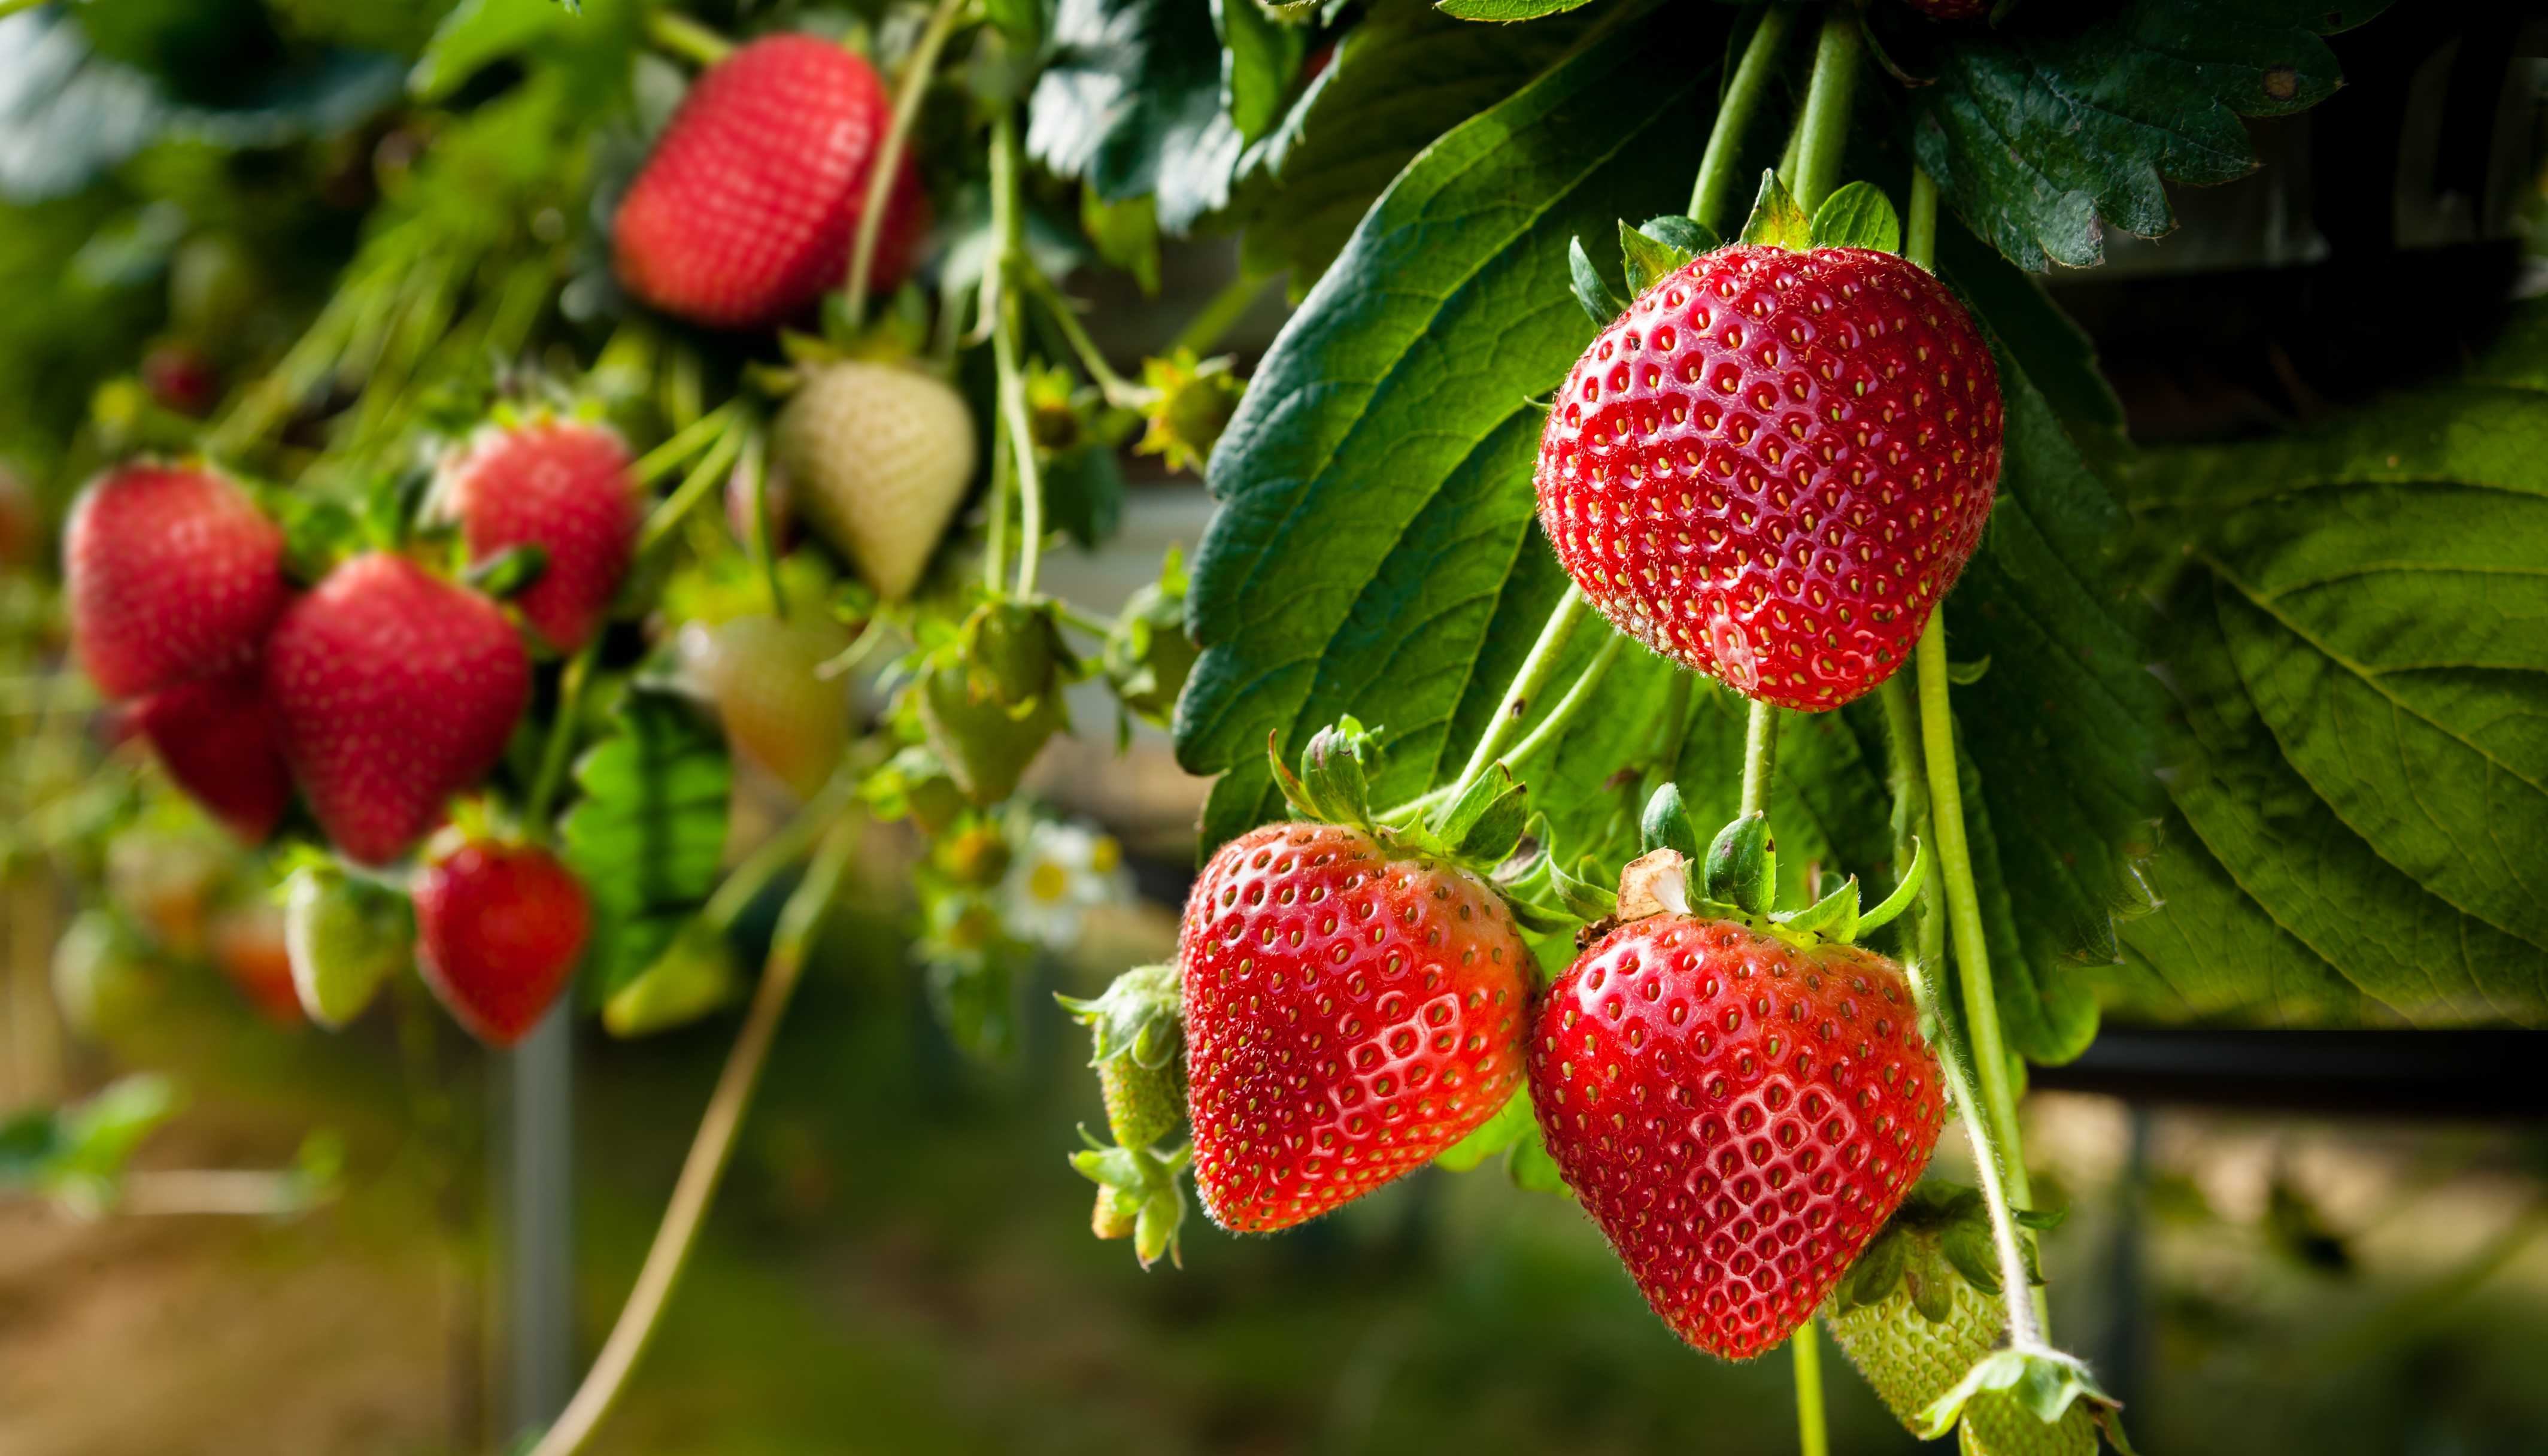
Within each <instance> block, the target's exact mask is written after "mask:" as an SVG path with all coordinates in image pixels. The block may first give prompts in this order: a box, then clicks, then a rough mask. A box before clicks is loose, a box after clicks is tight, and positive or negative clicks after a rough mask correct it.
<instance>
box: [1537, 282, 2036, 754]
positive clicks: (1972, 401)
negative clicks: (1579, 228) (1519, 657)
mask: <svg viewBox="0 0 2548 1456" xmlns="http://www.w3.org/2000/svg"><path fill="white" fill-rule="evenodd" d="M1999 464H2000V398H1999V372H1998V368H1997V366H1996V365H1995V364H1993V362H1992V360H1991V352H1990V346H1989V345H1988V344H1987V343H1985V342H1984V341H1983V339H1982V335H1981V332H1980V330H1979V329H1977V328H1975V327H1974V325H1973V321H1972V318H1970V317H1969V316H1968V315H1966V314H1965V312H1964V309H1963V306H1962V305H1960V304H1958V303H1956V300H1955V297H1954V296H1953V295H1951V294H1949V293H1948V292H1947V290H1946V287H1945V285H1943V284H1941V283H1939V282H1938V280H1937V279H1935V278H1933V277H1931V276H1930V275H1929V274H1928V273H1927V272H1926V271H1924V270H1923V269H1921V268H1920V267H1919V266H1918V265H1916V264H1913V263H1911V262H1909V261H1906V260H1905V259H1903V258H1900V257H1897V256H1895V255H1894V254H1891V253H1880V252H1870V251H1867V250H1865V249H1863V248H1816V249H1814V250H1813V251H1811V252H1791V251H1788V250H1787V249H1784V248H1777V247H1748V246H1736V247H1728V248H1720V249H1718V250H1717V251H1715V252H1711V253H1702V254H1700V255H1699V256H1698V257H1697V258H1695V259H1692V260H1691V261H1690V262H1689V263H1687V264H1685V265H1683V267H1681V268H1679V269H1677V270H1676V271H1674V272H1671V273H1668V274H1666V275H1664V276H1663V277H1662V278H1661V279H1658V280H1657V281H1656V282H1655V284H1654V285H1653V286H1652V287H1650V288H1648V289H1647V290H1646V291H1645V293H1644V294H1642V295H1641V296H1639V298H1638V299H1637V301H1636V302H1635V303H1634V304H1632V305H1630V306H1629V309H1628V312H1627V313H1625V314H1623V315H1621V316H1620V318H1618V320H1617V321H1616V322H1614V323H1612V324H1611V325H1610V326H1609V327H1608V328H1605V329H1603V330H1602V331H1601V334H1600V336H1599V337H1597V338H1595V339H1594V340H1593V341H1592V347H1591V348H1589V349H1586V350H1585V351H1584V357H1583V358H1581V359H1579V360H1577V361H1576V364H1575V370H1574V372H1573V373H1572V374H1570V375H1568V376H1567V379H1566V384H1565V386H1564V387H1563V388H1562V389H1561V390H1559V392H1558V395H1557V400H1556V405H1555V408H1554V409H1551V410H1550V411H1549V416H1548V424H1547V426H1546V429H1545V431H1544V432H1543V433H1542V435H1541V437H1540V446H1539V470H1538V477H1537V480H1538V487H1539V518H1540V523H1541V525H1542V526H1544V527H1545V528H1546V530H1547V533H1548V539H1549V541H1550V542H1551V543H1552V544H1553V545H1554V546H1555V547H1556V548H1557V555H1558V559H1559V560H1560V561H1562V562H1564V563H1565V565H1566V570H1567V572H1568V573H1569V574H1570V575H1572V576H1573V577H1574V578H1575V581H1576V584H1577V585H1578V586H1580V587H1581V588H1583V590H1584V592H1585V594H1586V595H1587V596H1589V597H1591V598H1592V602H1593V604H1594V605H1596V606H1598V607H1599V608H1600V609H1601V613H1602V615H1604V616H1606V617H1608V618H1609V619H1610V621H1611V622H1612V623H1613V624H1614V625H1616V626H1617V627H1618V628H1619V629H1620V630H1621V631H1623V632H1626V633H1628V634H1629V635H1631V636H1633V637H1635V638H1636V639H1637V640H1638V641H1640V642H1643V643H1645V644H1646V645H1647V646H1648V647H1651V648H1653V649H1654V650H1655V651H1657V652H1659V653H1662V654H1663V655H1664V656H1666V657H1669V658H1672V659H1673V660H1675V661H1677V662H1679V663H1681V664H1682V665H1683V666H1684V667H1687V668H1690V669H1692V670H1694V671H1697V672H1702V673H1710V674H1713V675H1714V676H1716V677H1717V678H1719V679H1721V680H1723V681H1724V682H1725V683H1727V684H1728V685H1729V686H1732V687H1734V688H1735V689H1736V690H1738V691H1740V692H1742V693H1744V694H1746V695H1748V696H1751V697H1755V698H1759V699H1761V700H1763V701H1765V702H1773V703H1776V704H1778V705H1779V706H1782V707H1791V708H1802V709H1806V710H1808V711H1816V710H1820V709H1824V708H1833V707H1838V706H1840V705H1841V704H1843V703H1846V702H1849V701H1850V700H1852V699H1853V698H1856V697H1858V696H1860V695H1861V694H1863V693H1865V692H1867V691H1869V690H1871V689H1872V688H1873V687H1875V685H1876V684H1877V683H1881V682H1883V681H1884V680H1885V679H1886V678H1887V677H1889V676H1891V675H1892V673H1893V672H1894V671H1895V670H1896V669H1897V668H1899V667H1900V666H1901V665H1902V664H1903V663H1904V662H1907V661H1908V660H1909V659H1910V655H1911V648H1912V645H1913V643H1914V642H1915V641H1916V640H1917V639H1918V637H1919V635H1920V629H1921V628H1922V627H1923V626H1924V625H1926V624H1927V622H1928V619H1929V612H1930V609H1931V608H1932V607H1933V606H1935V605H1936V603H1937V602H1938V601H1939V600H1940V599H1941V598H1942V597H1944V596H1945V595H1946V593H1947V589H1948V588H1949V587H1951V586H1953V585H1954V584H1955V580H1956V574H1957V573H1959V572H1961V571H1962V570H1963V567H1964V563H1965V562H1966V561H1967V560H1968V559H1970V558H1971V556H1972V554H1973V548H1974V546H1975V545H1976V544H1977V543H1978V542H1979V541H1980V539H1981V529H1982V522H1983V521H1984V520H1985V519H1986V518H1987V517H1988V516H1989V514H1990V506H1991V498H1992V494H1993V492H1994V491H1995V489H1996V488H1997V485H1998V481H1999Z"/></svg>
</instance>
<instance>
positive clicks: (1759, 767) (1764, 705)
mask: <svg viewBox="0 0 2548 1456" xmlns="http://www.w3.org/2000/svg"><path fill="white" fill-rule="evenodd" d="M1777 767H1778V705H1777V704H1776V703H1771V702H1762V701H1759V700H1758V699H1755V700H1754V701H1753V703H1752V710H1751V712H1750V713H1749V714H1747V715H1746V716H1745V717H1744V719H1743V808H1742V811H1741V812H1743V813H1746V814H1760V813H1767V812H1768V811H1769V808H1770V780H1771V778H1772V777H1773V775H1774V774H1776V773H1777Z"/></svg>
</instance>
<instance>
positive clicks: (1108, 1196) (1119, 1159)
mask: <svg viewBox="0 0 2548 1456" xmlns="http://www.w3.org/2000/svg"><path fill="white" fill-rule="evenodd" d="M1079 1136H1080V1138H1082V1139H1083V1140H1085V1141H1086V1142H1087V1143H1088V1146H1087V1147H1086V1148H1084V1149H1083V1150H1081V1151H1078V1152H1074V1153H1072V1154H1071V1155H1070V1165H1071V1166H1072V1167H1073V1168H1075V1169H1077V1170H1078V1171H1079V1175H1080V1176H1081V1177H1083V1178H1086V1179H1087V1180H1088V1181H1089V1182H1091V1183H1094V1184H1096V1185H1097V1208H1096V1211H1095V1212H1094V1214H1092V1215H1091V1217H1090V1219H1089V1228H1090V1230H1091V1231H1092V1232H1094V1233H1095V1234H1096V1235H1097V1236H1098V1237H1100V1238H1131V1239H1132V1240H1133V1256H1134V1257H1135V1258H1137V1259H1139V1260H1140V1261H1141V1267H1142V1268H1144V1269H1147V1268H1148V1267H1150V1266H1151V1265H1152V1264H1155V1263H1157V1262H1158V1261H1159V1256H1160V1255H1161V1254H1165V1255H1167V1256H1168V1261H1169V1262H1170V1263H1172V1264H1175V1265H1176V1266H1177V1267H1179V1268H1183V1267H1185V1260H1184V1258H1183V1257H1181V1256H1180V1254H1179V1251H1178V1248H1177V1233H1178V1230H1179V1229H1182V1228H1184V1226H1185V1221H1186V1196H1185V1189H1184V1187H1183V1186H1182V1178H1183V1175H1184V1173H1185V1169H1186V1163H1187V1162H1188V1161H1189V1160H1190V1159H1191V1158H1192V1157H1193V1155H1194V1150H1193V1149H1192V1148H1188V1147H1180V1148H1178V1149H1176V1150H1175V1151H1173V1152H1168V1153H1164V1154H1162V1153H1156V1152H1152V1151H1150V1150H1149V1149H1148V1148H1146V1147H1108V1146H1106V1145H1105V1144H1103V1143H1101V1142H1099V1141H1097V1139H1095V1138H1090V1137H1089V1136H1088V1134H1087V1132H1086V1131H1085V1130H1082V1131H1081V1133H1080V1135H1079Z"/></svg>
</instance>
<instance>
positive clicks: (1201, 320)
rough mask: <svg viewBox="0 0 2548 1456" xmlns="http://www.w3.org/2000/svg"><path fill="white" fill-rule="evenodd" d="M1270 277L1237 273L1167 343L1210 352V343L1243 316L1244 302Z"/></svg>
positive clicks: (1253, 297)
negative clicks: (1253, 276) (1254, 276)
mask: <svg viewBox="0 0 2548 1456" xmlns="http://www.w3.org/2000/svg"><path fill="white" fill-rule="evenodd" d="M1273 281H1274V279H1273V277H1272V276H1271V275H1268V276H1266V277H1263V278H1250V277H1248V276H1247V275H1246V274H1245V273H1241V274H1239V275H1238V276H1237V277H1235V278H1233V279H1231V280H1229V282H1228V283H1226V284H1224V285H1222V289H1221V292H1219V293H1217V294H1214V295H1213V296H1212V297H1211V299H1209V300H1208V301H1206V302H1205V304H1204V306H1203V307H1202V308H1201V309H1199V310H1197V311H1196V313H1195V316H1194V317H1193V318H1189V319H1187V320H1186V326H1185V327H1183V328H1181V329H1179V330H1177V336H1176V337H1175V338H1172V339H1170V340H1168V347H1169V348H1170V349H1192V350H1194V351H1195V352H1196V353H1198V354H1209V353H1211V352H1212V346H1213V345H1215V344H1217V343H1220V342H1221V336H1222V335H1223V334H1225V333H1228V332H1229V330H1230V327H1231V326H1232V325H1233V324H1235V323H1237V322H1238V320H1239V319H1241V318H1245V317H1247V309H1248V306H1249V305H1251V304H1253V303H1255V302H1256V296H1257V295H1258V294H1261V293H1263V292H1264V291H1265V285H1267V284H1269V283H1272V282H1273Z"/></svg>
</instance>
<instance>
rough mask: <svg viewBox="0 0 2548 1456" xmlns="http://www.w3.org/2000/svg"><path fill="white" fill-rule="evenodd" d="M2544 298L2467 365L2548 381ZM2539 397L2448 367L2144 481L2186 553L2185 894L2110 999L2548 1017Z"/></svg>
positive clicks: (2141, 924) (2538, 1021)
mask: <svg viewBox="0 0 2548 1456" xmlns="http://www.w3.org/2000/svg"><path fill="white" fill-rule="evenodd" d="M2542 317H2543V314H2542V312H2541V311H2540V310H2538V309H2537V308H2536V307H2535V306H2534V307H2532V308H2530V309H2528V310H2526V311H2525V314H2524V316H2523V317H2522V318H2519V319H2516V322H2515V326H2514V327H2512V328H2510V329H2508V330H2507V331H2506V334H2505V336H2504V340H2503V344H2502V345H2501V346H2500V347H2499V349H2498V351H2497V352H2496V353H2495V354H2494V355H2493V356H2492V357H2490V358H2488V359H2486V360H2484V361H2481V362H2480V363H2479V365H2478V366H2477V367H2476V368H2475V369H2474V370H2473V371H2472V373H2473V375H2475V376H2476V377H2478V378H2482V379H2490V380H2502V381H2521V380H2528V379H2535V378H2540V377H2542V376H2541V375H2540V373H2539V371H2540V368H2541V366H2542V365H2543V364H2548V334H2543V332H2542V330H2540V329H2539V328H2537V327H2536V326H2535V325H2536V322H2537V320H2539V319H2540V318H2542ZM2539 405H2540V397H2539V394H2538V392H2536V391H2535V390H2533V389H2529V388H2519V387H2506V386H2505V385H2501V384H2490V385H2481V384H2452V385H2446V386H2443V387H2440V388H2437V389H2432V390H2428V391H2426V392H2424V393H2423V394H2422V395H2420V396H2416V397H2411V398H2408V399H2404V400H2401V401H2397V402H2395V403H2391V404H2387V405H2383V406H2380V407H2377V408H2373V409H2365V410H2361V411H2358V412H2356V413H2355V414H2353V415H2352V416H2350V417H2348V418H2345V419H2342V420H2339V421H2337V422H2335V423H2333V424H2330V425H2328V426H2326V427H2323V428H2320V429H2318V430H2314V431H2309V432H2306V433H2302V434H2297V435H2293V436H2290V437H2287V438H2284V439H2280V440H2275V441H2269V442H2263V443H2259V444H2252V445H2238V446H2227V447H2223V446H2213V447H2200V448H2188V449H2178V450H2171V451H2166V452H2161V453H2159V454H2157V455H2155V456H2154V457H2153V458H2152V459H2150V460H2149V461H2148V462H2146V463H2145V464H2144V465H2143V466H2142V467H2141V468H2140V469H2139V470H2138V471H2136V472H2135V475H2134V477H2133V484H2134V487H2135V496H2136V501H2137V504H2138V506H2139V507H2140V508H2141V509H2142V511H2143V512H2144V513H2145V517H2146V519H2147V521H2148V526H2149V541H2148V543H2147V544H2148V546H2149V548H2150V550H2151V554H2152V558H2153V559H2161V560H2165V561H2169V562H2173V563H2178V564H2181V566H2182V568H2183V571H2184V576H2183V579H2182V580H2181V581H2180V582H2178V583H2177V585H2176V586H2175V588H2174V589H2173V590H2172V592H2170V597H2169V599H2170V601H2171V603H2172V610H2171V616H2172V619H2173V621H2174V623H2175V624H2176V625H2175V630H2174V631H2173V632H2172V634H2171V636H2170V638H2169V640H2168V647H2169V650H2170V662H2169V671H2170V678H2171V682H2172V683H2173V685H2174V687H2175V688H2176V691H2177V693H2178V695H2179V696H2180V698H2181V699H2182V701H2183V704H2184V716H2183V722H2182V725H2181V728H2180V729H2179V730H2178V731H2177V732H2175V733H2174V734H2172V735H2171V739H2170V743H2169V752H2168V756H2169V760H2170V764H2171V773H2170V775H2169V780H2168V791H2169V795H2170V797H2171V798H2172V799H2173V800H2174V803H2175V807H2176V810H2177V814H2178V818H2177V819H2176V821H2175V822H2174V823H2173V824H2171V825H2170V827H2169V830H2170V832H2169V836H2168V844H2167V849H2166V852H2165V854H2164V855H2163V856H2162V857H2161V858H2160V860H2159V862H2158V863H2157V865H2155V866H2154V873H2155V875H2156V877H2157V884H2156V888H2157V890H2158V892H2159V893H2161V894H2163V895H2165V896H2166V897H2167V898H2168V901H2169V904H2168V908H2167V909H2166V910H2165V911H2162V912H2161V913H2160V914H2158V915H2155V916H2151V917H2149V918H2148V919H2146V920H2143V921H2138V922H2136V923H2135V924H2134V925H2133V926H2132V927H2131V928H2130V939H2131V942H2132V947H2133V950H2134V952H2135V953H2136V954H2135V962H2134V963H2133V964H2132V965H2130V966H2128V967H2127V970H2128V971H2129V972H2131V975H2130V976H2129V978H2127V979H2126V980H2124V981H2123V982H2121V983H2120V985H2119V994H2123V995H2126V996H2139V997H2141V998H2143V999H2144V1000H2147V1001H2150V1002H2155V1003H2159V1004H2162V1005H2163V1004H2164V1003H2165V1002H2166V1000H2167V999H2168V998H2170V997H2173V998H2174V999H2175V1000H2176V1002H2177V1003H2178V1004H2179V1006H2180V1007H2181V1008H2182V1012H2183V1014H2186V1015H2192V1016H2197V1017H2209V1018H2211V1019H2216V1020H2234V1019H2245V1020H2273V1021H2281V1022H2286V1023H2289V1022H2294V1021H2302V1020H2306V1021H2307V1022H2309V1023H2310V1024H2318V1025H2344V1024H2348V1023H2350V1022H2352V1021H2357V1020H2361V1019H2362V1017H2363V1013H2362V1011H2361V1006H2360V1002H2359V999H2358V998H2361V997H2367V998H2369V999H2370V1001H2371V1002H2374V1003H2376V1004H2377V1005H2378V1006H2379V1007H2380V1008H2383V1009H2384V1010H2385V1012H2386V1013H2387V1014H2390V1015H2394V1016H2395V1017H2398V1018H2403V1019H2405V1020H2407V1021H2409V1022H2412V1023H2414V1024H2417V1025H2471V1024H2511V1025H2519V1026H2539V1025H2542V1024H2548V956H2543V954H2542V951H2543V948H2548V914H2543V912H2542V911H2541V908H2540V901H2539V899H2538V895H2539V892H2540V890H2541V888H2543V886H2542V884H2541V881H2542V879H2543V874H2542V871H2541V869H2540V867H2539V864H2538V861H2537V856H2536V854H2535V853H2534V850H2535V847H2536V845H2537V844H2538V843H2540V842H2541V841H2540V840H2539V838H2538V836H2539V835H2540V834H2541V833H2542V832H2543V828H2548V736H2543V735H2542V734H2541V733H2540V732H2539V731H2538V730H2537V728H2536V727H2535V726H2534V725H2536V724H2537V723H2538V722H2540V721H2542V720H2543V718H2548V570H2543V569H2542V568H2541V566H2540V564H2539V563H2540V562H2541V560H2542V559H2543V556H2542V546H2543V543H2548V461H2543V458H2542V456H2541V454H2540V453H2539V449H2538V446H2539V444H2540V440H2539V436H2540V434H2541V428H2540V423H2539V418H2538V416H2539V414H2540V410H2539ZM2180 902H2182V904H2181V905H2180ZM2180 908H2182V909H2183V911H2184V912H2185V914H2186V916H2187V923H2185V924H2182V925H2180V924H2179V923H2177V920H2176V917H2177V916H2178V914H2179V912H2180ZM2152 981H2155V982H2156V983H2157V984H2156V985H2153V984H2151V982H2152Z"/></svg>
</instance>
